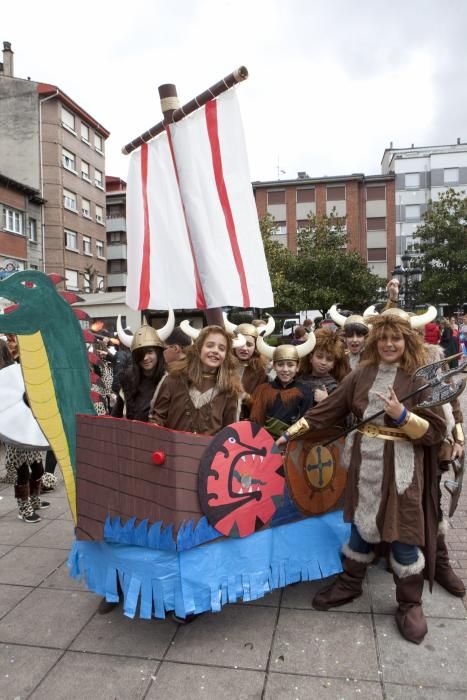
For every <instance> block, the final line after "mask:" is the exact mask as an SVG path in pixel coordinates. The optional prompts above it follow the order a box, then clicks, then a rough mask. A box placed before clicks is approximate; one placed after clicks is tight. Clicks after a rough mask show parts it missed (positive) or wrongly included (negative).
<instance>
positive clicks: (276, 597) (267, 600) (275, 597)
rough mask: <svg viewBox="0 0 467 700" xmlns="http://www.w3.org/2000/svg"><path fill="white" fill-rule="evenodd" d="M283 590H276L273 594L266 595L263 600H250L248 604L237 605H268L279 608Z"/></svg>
mask: <svg viewBox="0 0 467 700" xmlns="http://www.w3.org/2000/svg"><path fill="white" fill-rule="evenodd" d="M281 593H282V588H276V590H274V591H272V592H271V593H266V595H264V596H263V597H262V598H259V599H258V600H250V601H248V603H242V602H238V603H236V605H267V606H270V607H274V608H277V606H278V605H279V603H280V601H281Z"/></svg>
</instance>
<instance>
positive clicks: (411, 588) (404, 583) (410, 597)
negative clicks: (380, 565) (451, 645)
mask: <svg viewBox="0 0 467 700" xmlns="http://www.w3.org/2000/svg"><path fill="white" fill-rule="evenodd" d="M391 566H392V569H393V572H394V574H393V575H394V581H395V584H396V599H397V602H398V604H399V607H398V608H397V610H396V624H397V627H398V628H399V632H400V633H401V635H402V636H403V637H404V638H405V639H407V640H408V641H409V642H413V643H414V644H421V643H422V642H423V639H424V637H425V635H426V633H427V632H428V626H427V623H426V619H425V615H424V614H423V609H422V593H423V582H424V580H423V568H424V566H425V559H424V557H423V554H422V553H421V552H420V553H419V558H418V559H417V561H416V562H415V563H414V564H410V565H408V566H404V565H403V564H399V562H397V561H395V559H394V557H392V556H391ZM414 571H415V572H416V573H413V572H414ZM396 572H397V573H396Z"/></svg>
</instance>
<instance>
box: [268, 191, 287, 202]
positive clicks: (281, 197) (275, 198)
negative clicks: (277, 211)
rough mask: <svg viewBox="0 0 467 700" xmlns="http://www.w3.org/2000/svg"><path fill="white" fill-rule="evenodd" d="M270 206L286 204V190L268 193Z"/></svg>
mask: <svg viewBox="0 0 467 700" xmlns="http://www.w3.org/2000/svg"><path fill="white" fill-rule="evenodd" d="M268 204H285V190H274V191H273V192H268Z"/></svg>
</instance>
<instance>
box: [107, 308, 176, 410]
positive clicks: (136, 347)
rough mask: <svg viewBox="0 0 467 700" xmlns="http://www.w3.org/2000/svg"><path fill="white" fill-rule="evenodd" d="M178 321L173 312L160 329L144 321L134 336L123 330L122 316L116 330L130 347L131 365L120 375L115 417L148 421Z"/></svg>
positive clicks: (170, 312)
mask: <svg viewBox="0 0 467 700" xmlns="http://www.w3.org/2000/svg"><path fill="white" fill-rule="evenodd" d="M174 324H175V317H174V314H173V311H171V310H170V311H169V318H168V320H167V323H166V324H165V326H164V327H163V328H161V329H159V330H158V331H156V329H155V328H153V327H152V326H149V325H148V324H147V323H144V324H143V325H142V326H141V328H139V330H137V331H136V333H135V334H134V336H131V335H129V334H128V333H125V332H123V330H122V327H121V323H120V317H119V318H118V322H117V332H118V337H119V340H120V342H121V343H123V344H124V345H126V346H127V347H129V348H130V349H131V354H132V364H131V365H130V367H129V368H128V369H127V370H125V372H124V373H123V375H122V377H121V388H120V391H119V394H118V397H117V401H116V403H115V406H114V407H113V409H112V416H114V417H116V418H122V417H125V418H128V419H130V420H140V421H144V422H147V421H148V419H149V410H150V405H151V400H152V397H153V395H154V391H155V388H156V386H157V385H158V383H159V382H160V380H161V379H162V376H163V374H164V355H163V353H164V341H165V340H166V338H168V337H169V335H170V334H171V333H172V331H173V328H174Z"/></svg>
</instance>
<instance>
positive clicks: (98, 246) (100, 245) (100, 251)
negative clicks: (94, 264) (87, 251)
mask: <svg viewBox="0 0 467 700" xmlns="http://www.w3.org/2000/svg"><path fill="white" fill-rule="evenodd" d="M96 255H97V257H98V258H103V257H104V243H103V242H102V241H96Z"/></svg>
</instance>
